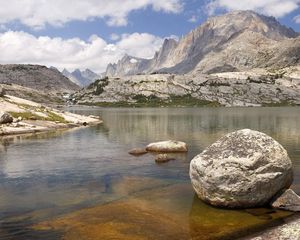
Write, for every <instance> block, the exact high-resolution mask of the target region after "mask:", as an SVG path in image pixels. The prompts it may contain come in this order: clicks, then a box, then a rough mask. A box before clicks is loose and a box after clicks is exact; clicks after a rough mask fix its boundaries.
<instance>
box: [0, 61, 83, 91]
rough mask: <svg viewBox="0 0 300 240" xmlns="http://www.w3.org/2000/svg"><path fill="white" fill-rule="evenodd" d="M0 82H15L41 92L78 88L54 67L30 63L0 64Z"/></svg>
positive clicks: (74, 89)
mask: <svg viewBox="0 0 300 240" xmlns="http://www.w3.org/2000/svg"><path fill="white" fill-rule="evenodd" d="M0 83H2V84H16V85H20V86H23V87H27V88H31V89H35V90H40V91H42V92H48V93H50V92H51V93H55V92H59V93H62V92H73V91H76V90H78V89H80V88H79V86H77V85H76V84H75V83H73V82H71V81H70V80H69V79H68V78H66V77H65V76H63V75H62V74H61V73H60V72H59V71H58V70H57V69H55V68H47V67H45V66H41V65H32V64H7V65H0Z"/></svg>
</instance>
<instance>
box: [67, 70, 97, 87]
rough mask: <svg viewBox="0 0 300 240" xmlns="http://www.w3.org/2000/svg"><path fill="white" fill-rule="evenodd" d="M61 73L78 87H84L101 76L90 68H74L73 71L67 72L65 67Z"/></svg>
mask: <svg viewBox="0 0 300 240" xmlns="http://www.w3.org/2000/svg"><path fill="white" fill-rule="evenodd" d="M62 74H63V75H64V76H65V77H67V78H69V79H70V80H71V81H72V82H73V83H75V84H77V85H78V86H80V87H86V86H88V85H90V84H91V83H93V82H94V81H95V80H97V79H100V78H101V77H102V76H101V75H98V74H97V73H94V72H93V71H92V70H90V69H86V70H84V71H80V70H79V69H76V70H75V71H73V72H69V71H68V70H67V69H64V70H63V71H62Z"/></svg>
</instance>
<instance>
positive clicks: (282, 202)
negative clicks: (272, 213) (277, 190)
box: [271, 189, 300, 212]
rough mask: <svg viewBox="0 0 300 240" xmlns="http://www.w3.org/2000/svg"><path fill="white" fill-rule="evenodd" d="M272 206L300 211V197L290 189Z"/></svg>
mask: <svg viewBox="0 0 300 240" xmlns="http://www.w3.org/2000/svg"><path fill="white" fill-rule="evenodd" d="M271 206H272V207H273V208H278V209H283V210H288V211H293V212H300V197H299V196H298V195H297V194H296V193H295V192H294V191H293V190H292V189H288V190H286V191H285V192H283V193H282V194H281V195H280V196H279V197H278V198H276V199H275V201H274V202H273V203H272V204H271Z"/></svg>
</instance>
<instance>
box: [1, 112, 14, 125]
mask: <svg viewBox="0 0 300 240" xmlns="http://www.w3.org/2000/svg"><path fill="white" fill-rule="evenodd" d="M13 121H14V119H13V117H12V116H11V115H10V114H9V113H7V112H3V111H0V124H6V123H12V122H13Z"/></svg>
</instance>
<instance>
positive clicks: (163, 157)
mask: <svg viewBox="0 0 300 240" xmlns="http://www.w3.org/2000/svg"><path fill="white" fill-rule="evenodd" d="M171 160H175V158H173V157H170V156H168V154H158V155H156V157H155V162H157V163H165V162H169V161H171Z"/></svg>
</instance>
